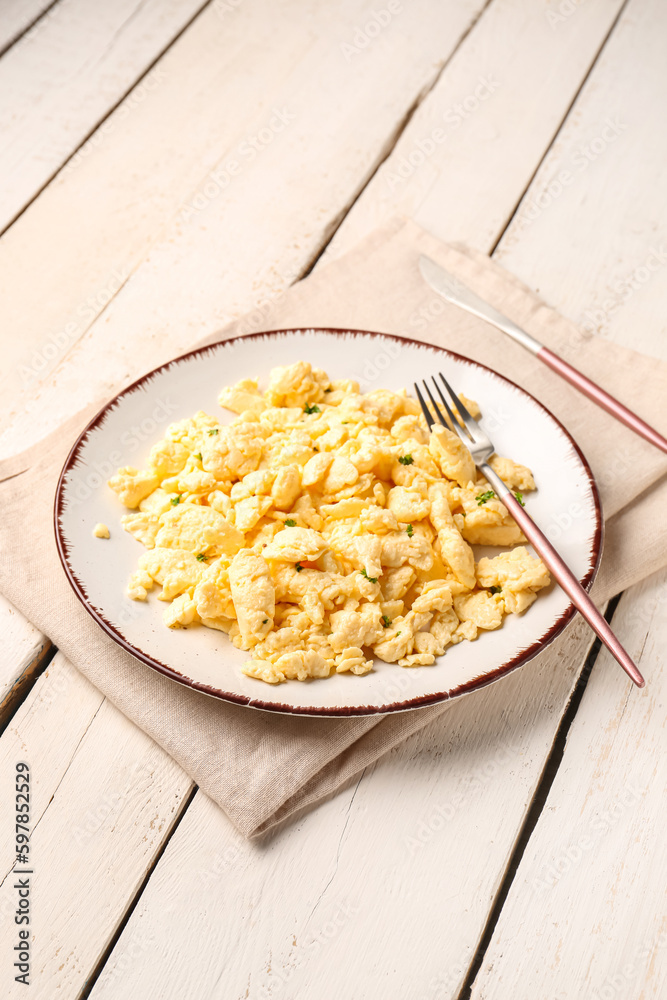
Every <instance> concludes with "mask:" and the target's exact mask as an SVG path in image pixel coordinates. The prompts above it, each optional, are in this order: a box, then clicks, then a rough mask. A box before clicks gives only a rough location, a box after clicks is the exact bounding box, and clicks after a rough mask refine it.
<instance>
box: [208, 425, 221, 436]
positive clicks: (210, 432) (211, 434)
mask: <svg viewBox="0 0 667 1000" xmlns="http://www.w3.org/2000/svg"><path fill="white" fill-rule="evenodd" d="M219 430H220V428H219V427H212V428H211V430H210V431H209V432H208V436H209V437H212V436H213V435H214V434H217V433H218V432H219Z"/></svg>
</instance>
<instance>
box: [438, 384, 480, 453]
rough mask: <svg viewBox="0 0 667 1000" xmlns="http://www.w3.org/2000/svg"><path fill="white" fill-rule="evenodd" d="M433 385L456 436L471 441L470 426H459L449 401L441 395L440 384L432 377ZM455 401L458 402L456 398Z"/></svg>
mask: <svg viewBox="0 0 667 1000" xmlns="http://www.w3.org/2000/svg"><path fill="white" fill-rule="evenodd" d="M433 385H434V386H435V387H436V389H437V390H438V395H439V396H440V399H441V400H442V403H443V406H444V407H445V409H446V410H447V413H448V414H449V419H450V420H451V422H452V428H453V429H454V431H455V432H456V433H457V434H458V436H459V437H460V438H461V440H465V439H466V438H467V439H468V440H470V441H472V440H473V435H472V434H471V433H470V428H469V427H465V426H464V427H461V422H460V421H459V420H458V419H457V417H456V416H455V414H454V412H453V410H452V408H451V406H450V405H449V403H448V402H447V400H446V399H445V397H444V396H443V394H442V389H441V388H440V386H439V385H438V383H437V382H436V380H435V378H434V379H433ZM454 399H456V396H454ZM456 402H457V403H458V399H456Z"/></svg>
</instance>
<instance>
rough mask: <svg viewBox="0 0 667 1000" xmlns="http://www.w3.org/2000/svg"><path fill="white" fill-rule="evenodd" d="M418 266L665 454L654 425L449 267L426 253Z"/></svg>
mask: <svg viewBox="0 0 667 1000" xmlns="http://www.w3.org/2000/svg"><path fill="white" fill-rule="evenodd" d="M419 269H420V271H421V273H422V277H423V278H424V279H425V280H426V282H427V283H428V284H429V285H430V286H431V288H432V289H433V290H434V291H435V292H437V293H438V295H441V296H442V298H443V299H446V300H447V302H452V303H453V304H454V305H456V306H460V308H461V309H465V310H466V311H467V312H469V313H472V314H473V316H479V318H480V319H483V320H486V322H487V323H491V324H492V325H493V326H497V327H498V329H499V330H502V331H503V333H506V334H508V336H510V337H512V338H513V339H514V340H516V341H517V343H519V344H521V346H522V347H525V348H526V350H528V351H530V352H531V353H532V354H534V355H535V357H537V358H539V359H540V361H543V362H544V364H545V365H548V366H549V368H551V369H553V371H555V372H557V373H558V374H559V375H561V376H562V377H563V378H564V379H566V381H568V382H569V383H570V385H573V386H574V387H575V389H578V390H579V392H582V393H583V394H584V395H585V396H588V398H589V399H592V400H593V402H594V403H597V405H598V406H601V407H602V409H603V410H606V411H607V413H610V414H611V415H612V417H616V419H617V420H620V421H621V423H623V424H625V425H626V427H629V428H630V430H633V431H634V432H635V434H639V435H640V436H641V437H643V438H645V439H646V440H647V441H650V442H651V444H653V445H655V447H656V448H659V449H660V450H661V451H664V452H665V454H667V439H665V438H664V437H663V436H662V434H658V432H657V431H656V430H655V428H654V427H651V426H650V424H647V423H646V421H645V420H642V418H641V417H639V416H637V414H636V413H633V412H632V410H629V409H628V408H627V406H624V405H623V403H621V402H619V400H618V399H614V397H613V396H611V395H610V394H609V393H608V392H605V390H604V389H602V388H601V387H600V386H599V385H596V383H595V382H593V381H592V380H591V379H589V378H587V377H586V376H585V375H584V374H583V372H580V371H579V370H578V369H577V368H574V367H573V366H572V365H571V364H569V363H568V362H567V361H565V360H564V359H563V358H561V357H559V355H558V354H554V352H553V351H550V350H549V348H548V347H545V346H544V344H541V343H540V342H539V340H536V338H535V337H533V336H531V334H530V333H527V332H526V331H525V330H522V329H521V327H520V326H517V324H516V323H514V322H512V320H511V319H509V317H507V316H504V315H503V314H502V313H501V312H498V310H497V309H494V308H493V306H491V305H489V303H488V302H485V301H484V299H481V298H480V297H479V295H476V294H475V292H473V291H472V290H471V289H470V288H468V287H467V286H466V285H464V284H463V282H461V281H459V279H458V278H455V277H454V275H453V274H451V273H450V272H449V271H446V270H445V269H444V268H443V267H440V265H439V264H436V263H435V261H434V260H431V258H430V257H425V256H424V255H423V254H422V255H421V256H420V258H419Z"/></svg>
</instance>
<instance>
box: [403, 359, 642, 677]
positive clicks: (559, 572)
mask: <svg viewBox="0 0 667 1000" xmlns="http://www.w3.org/2000/svg"><path fill="white" fill-rule="evenodd" d="M439 375H440V378H441V380H442V384H443V385H444V387H445V389H446V391H447V393H448V394H449V396H450V399H451V405H450V403H449V402H448V401H447V399H446V398H445V396H444V394H443V392H442V389H441V388H440V385H439V384H438V382H437V381H436V379H435V378H433V385H434V386H435V389H436V391H437V393H438V395H439V396H440V400H441V402H442V405H443V407H444V409H445V412H446V414H447V416H448V417H449V420H450V422H451V427H450V425H449V424H448V423H447V421H446V420H445V418H444V417H443V415H442V410H441V409H440V406H439V404H438V403H437V402H436V401H435V399H434V397H433V393H432V392H431V390H430V388H429V386H428V383H427V382H426V381H424V382H423V385H424V389H425V390H426V392H427V394H428V397H429V399H430V401H431V405H432V406H433V413H434V414H435V418H434V416H433V414H432V413H431V411H430V410H429V408H428V405H427V404H426V402H425V400H424V397H423V396H422V394H421V392H420V390H419V386H418V385H417V383H416V382H415V390H416V392H417V399H418V400H419V402H420V404H421V408H422V410H423V412H424V417H425V418H426V423H427V425H428V427H429V430H430V429H431V428H432V427H433V425H434V423H435V422H436V418H437V420H438V421H439V422H440V423H441V424H443V425H444V426H445V427H447V429H448V430H452V429H453V430H454V432H455V433H456V434H458V436H459V438H460V439H461V441H462V442H463V444H464V445H465V446H466V448H467V449H468V450H469V452H470V454H471V455H472V460H473V462H474V463H475V465H476V467H477V468H478V469H479V471H480V472H481V473H482V475H483V476H484V478H485V479H486V481H487V482H488V483H489V484H490V485H491V486H492V487H493V489H494V491H495V494H496V496H497V497H498V499H499V500H501V501H502V503H504V504H505V506H506V507H507V509H508V511H509V512H510V514H511V515H512V517H513V518H514V520H515V521H516V523H517V524H518V525H519V527H520V528H521V530H522V531H523V533H524V535H525V536H526V538H527V539H528V540H529V541H530V542H532V545H533V548H534V549H535V551H536V552H538V553H539V555H540V556H541V557H542V559H543V560H544V562H545V563H546V565H547V566H548V567H549V569H550V570H551V571H552V573H553V575H554V576H555V578H556V580H557V581H558V583H559V584H560V586H561V587H562V589H563V590H564V591H565V593H566V594H567V596H568V597H569V598H570V600H571V601H572V603H573V604H574V606H575V608H577V610H578V611H579V612H580V613H581V615H582V616H583V617H584V618H585V619H586V621H587V622H588V624H589V625H590V626H591V628H592V629H593V631H594V632H595V633H596V635H597V636H599V638H600V640H601V641H602V642H603V643H604V645H605V646H606V647H607V649H608V650H609V652H610V653H611V655H612V656H613V657H614V659H616V660H617V661H618V662H619V663H620V665H621V666H622V667H623V669H624V670H625V672H626V674H627V675H628V677H630V678H631V680H633V681H634V683H635V684H636V685H637V687H640V688H642V687H644V678H643V677H642V675H641V674H640V672H639V670H638V669H637V667H636V666H635V664H634V662H633V660H632V659H631V657H630V656H629V654H628V653H627V652H626V651H625V649H624V648H623V646H622V645H621V643H620V642H619V641H618V639H617V638H616V636H615V635H614V633H613V632H612V630H611V628H610V626H609V623H608V622H607V621H606V619H605V618H604V617H603V615H601V614H600V612H599V611H598V609H597V608H596V606H595V604H594V603H593V601H592V600H591V598H590V596H589V595H588V593H587V592H586V591H585V590H584V588H583V587H582V586H581V584H580V583H579V581H578V580H577V578H576V576H575V575H574V573H573V572H572V570H571V569H570V568H569V567H568V566H567V564H566V563H565V562H564V560H563V559H562V558H561V556H560V555H559V554H558V552H557V551H556V549H555V548H554V547H553V545H552V544H551V542H550V541H549V539H548V538H547V537H546V535H544V534H543V532H542V531H541V530H540V528H539V527H538V526H537V525H536V524H535V522H534V521H533V519H532V518H531V517H530V515H529V514H528V512H527V511H525V510H524V508H523V507H522V506H521V504H520V503H519V501H518V500H517V499H516V497H515V496H514V494H513V493H512V491H511V490H510V489H509V487H508V486H506V485H505V483H504V482H503V481H502V479H501V478H500V476H499V475H498V474H497V473H496V472H494V470H493V469H492V468H491V466H490V465H489V464H488V460H489V458H491V455H492V454H493V453H494V451H495V448H494V446H493V443H492V441H491V439H490V438H489V437H488V436H487V434H486V433H485V432H484V431H483V430H482V428H481V427H480V425H479V424H478V423H477V421H476V420H475V419H474V417H472V416H471V414H470V413H469V412H468V410H467V408H466V407H465V406H464V405H463V403H462V402H461V400H460V399H459V398H458V396H456V395H455V393H454V390H453V389H452V387H451V386H450V384H449V382H448V381H447V379H446V378H445V376H444V375H443V374H442V373H441V372H440V373H439ZM452 406H453V407H455V409H456V411H457V412H458V414H459V416H460V418H461V424H463V426H462V427H461V425H460V423H459V421H458V420H457V418H456V417H455V415H454V411H453V409H452Z"/></svg>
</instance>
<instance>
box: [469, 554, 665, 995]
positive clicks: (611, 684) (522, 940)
mask: <svg viewBox="0 0 667 1000" xmlns="http://www.w3.org/2000/svg"><path fill="white" fill-rule="evenodd" d="M666 607H667V573H665V572H663V573H660V574H658V575H656V576H654V577H651V578H650V579H649V580H646V581H644V582H643V583H642V584H640V585H638V586H637V587H633V588H632V590H631V591H628V593H626V594H625V595H624V596H623V598H622V599H621V602H620V604H619V607H618V609H617V611H616V614H615V615H614V625H615V626H616V627H617V628H618V629H619V631H621V632H622V634H623V636H624V637H625V644H626V647H627V648H628V650H629V651H630V653H631V655H633V656H634V657H635V658H636V660H637V662H638V663H639V664H640V666H641V669H642V671H643V673H644V674H645V676H646V678H647V685H646V688H645V689H644V690H643V691H642V692H641V693H640V692H639V691H637V690H635V689H633V688H632V685H631V684H630V682H629V681H627V679H626V678H625V677H624V676H623V675H622V674H621V672H620V671H619V670H618V669H617V667H616V664H615V663H614V661H613V660H612V659H611V657H610V656H609V654H608V653H607V651H606V650H605V651H603V653H602V654H601V655H600V657H599V659H598V661H597V662H596V664H595V667H594V669H593V673H592V676H591V679H590V681H589V683H588V687H587V688H586V692H585V693H584V697H583V700H582V703H581V707H580V709H579V712H578V713H577V716H576V718H575V720H574V722H573V724H572V728H571V729H570V732H569V735H568V741H567V746H566V749H565V754H564V757H563V762H562V764H561V766H560V768H559V770H558V774H557V775H556V779H555V781H554V784H553V786H552V788H551V790H550V793H549V796H548V798H547V801H546V805H545V808H544V810H543V812H542V814H541V816H540V819H539V820H538V823H537V826H536V828H535V830H534V832H533V835H532V837H531V839H530V841H529V843H528V846H527V847H526V851H525V853H524V855H523V858H522V860H521V864H520V865H519V869H518V871H517V873H516V876H515V878H514V881H513V883H512V886H511V889H510V892H509V895H508V897H507V900H506V902H505V905H504V907H503V910H502V913H501V915H500V920H499V922H498V924H497V926H496V930H495V933H494V935H493V938H492V941H491V944H490V946H489V949H488V951H487V953H486V955H485V958H484V963H483V965H482V968H481V970H480V973H479V975H478V977H477V979H476V981H475V984H474V987H473V990H472V1000H483V998H486V997H489V996H491V995H500V996H508V997H513V998H515V1000H523V998H526V1000H527V998H529V997H530V998H533V997H536V996H541V997H542V996H544V997H546V996H548V997H554V998H561V997H562V998H565V997H574V996H577V997H579V996H580V997H593V998H595V1000H606V998H614V997H633V998H635V997H636V998H640V997H641V998H649V997H656V998H657V997H662V996H664V995H665V989H666V988H667V962H666V961H665V956H666V954H667V911H666V909H665V885H666V884H667V852H666V851H665V847H664V805H665V787H666V785H667V768H666V767H665V753H664V750H665V711H664V705H665V698H666V697H667V669H666V668H665V663H664V647H665V642H667V616H666V615H665V608H666ZM582 886H585V887H586V888H585V892H583V891H582Z"/></svg>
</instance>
